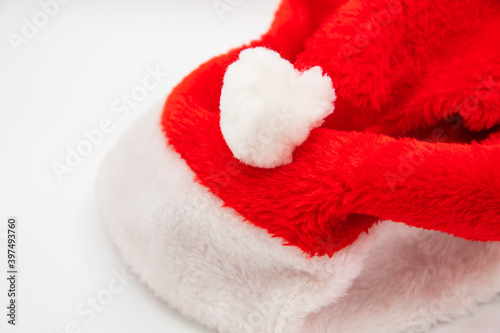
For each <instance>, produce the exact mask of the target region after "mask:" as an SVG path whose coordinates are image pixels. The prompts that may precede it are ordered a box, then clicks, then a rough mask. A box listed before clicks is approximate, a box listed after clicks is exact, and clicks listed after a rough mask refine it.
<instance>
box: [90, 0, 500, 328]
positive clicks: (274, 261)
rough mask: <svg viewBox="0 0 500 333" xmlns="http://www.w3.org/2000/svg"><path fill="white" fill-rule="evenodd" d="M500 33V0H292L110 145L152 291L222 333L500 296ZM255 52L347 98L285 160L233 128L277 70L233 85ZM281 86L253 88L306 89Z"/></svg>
mask: <svg viewBox="0 0 500 333" xmlns="http://www.w3.org/2000/svg"><path fill="white" fill-rule="evenodd" d="M498 40H500V3H499V2H498V1H493V0H458V1H457V0H442V1H439V2H438V1H430V0H429V1H416V0H401V1H400V0H387V1H383V0H375V1H368V0H366V1H365V0H328V1H327V0H318V1H306V0H284V1H283V2H282V4H281V6H280V8H279V10H278V12H277V15H276V19H275V21H274V22H273V24H272V27H271V29H270V30H269V32H268V33H267V34H265V35H264V36H263V37H262V38H261V39H260V40H258V41H256V42H253V43H251V44H250V45H247V46H243V47H241V48H239V49H235V50H232V51H230V52H229V53H227V54H226V55H223V56H220V57H216V58H214V59H212V60H210V61H209V62H207V63H205V64H204V65H202V66H201V67H200V68H199V69H197V70H196V71H194V72H193V73H191V74H190V75H189V76H187V77H186V78H185V79H184V80H183V82H181V83H180V84H179V85H178V86H177V87H176V88H175V89H174V90H173V92H172V93H171V94H170V96H169V98H168V100H167V102H166V104H165V106H164V109H163V113H162V115H161V117H160V114H159V112H158V111H160V108H161V107H158V110H152V111H151V113H149V114H148V116H147V117H145V118H144V119H142V120H141V121H140V122H139V123H138V124H137V125H136V127H135V128H134V129H133V130H132V131H130V132H129V133H128V134H127V135H126V136H125V137H124V138H123V139H122V141H121V142H120V143H119V144H118V146H117V147H116V148H115V149H114V150H113V151H112V152H111V153H110V155H109V156H108V157H107V159H106V160H105V162H104V164H103V166H102V168H101V171H100V173H99V177H98V182H97V189H98V201H99V206H100V210H101V214H102V217H103V220H104V222H105V223H106V225H107V227H108V229H109V231H110V234H111V235H112V238H113V240H114V241H115V243H116V244H117V246H118V248H119V249H120V251H121V252H122V254H123V256H124V258H125V260H126V261H127V262H128V263H129V264H130V265H131V266H132V267H133V269H134V271H136V272H137V273H138V274H139V275H140V276H141V278H142V279H143V280H144V281H145V282H146V283H147V284H148V285H149V286H150V287H151V288H152V289H153V290H154V291H155V292H156V294H157V295H159V296H160V297H162V298H164V299H165V300H167V301H168V302H169V303H171V304H172V305H173V306H175V307H176V308H178V309H180V311H182V313H184V314H185V315H186V316H189V317H191V318H195V319H196V320H198V321H199V322H201V323H203V324H205V325H207V326H209V327H213V328H217V329H218V330H219V331H220V332H269V333H271V332H272V333H275V332H278V333H279V332H287V333H288V332H291V333H299V332H300V333H303V332H314V333H316V332H341V333H403V332H404V333H408V332H426V331H428V330H429V328H430V327H431V326H432V325H434V324H436V323H437V322H439V321H447V320H451V319H452V318H455V317H456V316H459V315H464V314H466V313H468V312H469V311H470V310H471V309H472V308H473V307H474V305H475V304H476V303H478V302H483V301H488V300H489V299H491V298H493V297H495V296H496V295H497V293H498V292H500V242H491V241H494V240H500V174H499V172H498V166H499V165H500V132H499V125H500V89H499V86H500V84H499V82H500V66H499V64H500V44H499V43H497V42H498ZM254 47H265V48H267V49H270V50H274V51H276V52H277V53H279V54H280V55H281V57H283V58H284V59H286V60H287V61H289V62H290V63H292V64H293V67H294V68H295V70H297V71H300V72H301V73H308V71H309V70H311V69H312V73H315V72H316V73H315V74H314V75H316V76H317V77H319V76H321V75H323V74H326V75H327V76H328V77H330V78H332V83H333V87H334V88H335V91H336V94H337V100H336V102H335V112H334V113H332V114H331V115H329V116H328V117H327V118H326V119H325V121H324V123H323V124H322V125H321V127H318V128H314V129H312V130H311V131H310V134H309V136H308V138H307V139H306V140H305V141H304V142H303V143H302V144H301V145H299V146H298V147H296V149H295V150H294V151H293V154H292V157H293V162H292V163H289V164H287V165H281V166H278V167H276V168H272V169H265V168H260V167H255V166H251V165H247V164H245V163H242V162H241V161H239V160H238V159H236V158H235V157H234V155H233V152H232V151H231V149H234V147H231V149H230V147H229V146H228V144H227V143H226V141H225V140H224V136H223V134H222V132H223V131H224V132H225V133H224V135H225V136H226V139H229V140H228V142H229V145H231V146H232V145H233V144H232V143H231V142H232V139H234V137H235V136H236V134H235V133H230V134H229V136H228V135H227V133H226V132H227V131H229V132H231V129H229V128H226V127H230V126H231V124H234V123H235V122H234V121H233V120H234V119H233V118H232V117H233V116H234V117H236V118H238V117H239V116H241V117H242V118H241V119H238V120H237V121H236V123H240V121H241V122H243V123H244V122H245V121H247V122H248V120H249V117H247V116H248V115H249V113H251V112H255V110H258V108H254V106H253V105H250V106H249V105H245V103H246V102H245V101H248V100H253V99H252V98H248V96H246V95H245V94H244V93H242V94H241V95H239V97H241V99H238V98H236V97H238V94H236V95H233V93H232V92H231V89H235V90H236V91H238V90H239V89H240V91H241V90H245V91H247V92H248V90H247V89H249V88H250V90H251V91H253V92H254V89H259V88H263V87H264V86H261V84H264V82H266V81H265V80H260V79H258V78H257V79H256V78H255V77H254V76H249V77H242V78H241V80H243V81H237V80H238V78H234V79H236V81H234V80H233V78H232V74H235V76H239V74H238V71H236V72H235V73H231V72H229V73H228V75H229V77H230V78H229V79H228V78H226V80H225V82H224V75H225V74H226V70H227V68H228V67H229V66H230V65H231V64H233V63H234V62H235V61H237V60H238V58H239V57H240V54H241V51H242V50H245V49H247V48H254ZM254 51H255V50H254ZM266 52H267V51H266ZM251 53H252V51H247V52H245V53H243V54H241V55H242V61H243V60H244V57H245V54H246V55H249V54H251ZM266 55H269V54H267V53H266ZM271 55H272V57H271V58H272V59H275V60H277V55H274V54H271ZM247 60H248V61H249V62H250V63H251V62H252V61H253V60H255V59H247ZM281 64H284V63H281ZM261 66H264V67H265V66H266V64H261V63H259V64H258V66H257V67H256V68H259V69H260V68H261ZM315 66H320V67H321V68H322V70H323V72H324V73H323V72H322V73H320V72H319V70H317V69H314V68H315ZM285 67H288V68H289V69H290V70H292V67H291V65H288V64H286V66H285ZM231 68H236V69H238V67H231ZM273 69H274V68H273ZM273 69H270V70H271V71H272V70H273ZM259 71H260V70H257V71H256V72H259ZM246 73H248V71H246ZM271 73H273V74H276V73H274V72H271ZM289 73H296V72H295V71H292V72H289ZM302 75H305V74H302ZM270 77H273V78H274V76H273V75H271V76H270ZM253 79H255V80H256V81H252V80H253ZM323 79H324V77H323ZM245 80H249V81H245ZM273 80H274V79H273ZM276 80H279V75H277V78H276ZM285 81H286V80H285ZM320 81H321V80H320ZM223 82H224V84H225V85H227V84H229V85H227V86H225V87H224V89H226V88H227V89H230V90H229V92H228V96H226V97H227V98H229V99H230V101H229V102H228V109H227V110H225V111H228V112H229V114H226V112H225V111H223V112H224V113H223V114H222V115H221V113H220V112H219V101H220V98H221V92H222V91H223ZM254 84H255V85H254ZM287 84H288V81H287V82H284V83H281V85H282V86H279V87H275V86H274V85H273V89H277V90H278V92H279V94H276V95H272V94H268V93H267V92H265V93H259V94H256V95H255V96H257V97H256V99H257V100H259V101H260V102H262V104H263V105H269V104H267V103H268V102H269V103H270V105H272V106H274V107H279V106H282V105H289V104H287V103H288V102H289V101H288V98H299V99H300V96H303V95H302V94H301V93H295V91H291V90H293V89H292V88H290V87H289V86H287ZM266 87H267V86H266ZM280 89H283V90H286V92H282V91H280ZM288 89H291V90H290V91H289V90H288ZM302 91H303V89H302ZM282 94H286V96H283V95H282ZM290 95H293V97H288V96H290ZM319 95H320V96H322V98H320V99H319V100H325V99H324V98H323V97H324V96H323V95H322V94H319ZM332 96H333V93H332ZM332 96H330V97H332ZM226 97H224V96H223V100H222V102H223V103H222V104H223V106H222V108H223V109H224V108H225V107H224V104H225V102H224V100H225V98H226ZM232 97H235V100H231V98H232ZM280 98H282V99H280ZM238 100H241V102H243V104H242V105H239V103H240V102H239V101H238ZM280 101H282V102H283V104H282V105H281V104H280ZM314 101H317V99H315V98H312V99H311V100H310V101H309V104H308V105H309V106H310V107H311V109H315V108H316V107H315V106H314ZM226 102H227V100H226ZM306 102H307V101H301V103H306ZM292 104H294V103H292ZM247 107H248V109H245V108H247ZM242 108H243V109H242ZM242 110H244V111H245V112H243V111H242ZM301 110H302V106H301ZM238 111H240V112H242V114H238V113H237V112H238ZM301 112H302V111H301ZM221 116H222V119H221ZM226 116H230V118H227V119H226ZM160 118H161V125H160V124H158V120H159V119H160ZM236 118H235V119H236ZM262 119H264V120H265V119H266V117H265V116H264V117H263V118H262ZM262 119H261V120H262ZM317 119H319V118H317ZM226 120H228V121H229V122H228V123H227V124H226V125H227V126H226V125H225V124H224V123H225V121H226ZM221 121H222V127H223V130H221V127H220V125H221ZM318 121H319V120H318ZM261 123H262V122H261V121H260V120H259V121H256V122H255V123H253V125H252V126H254V125H255V126H254V127H251V130H250V131H249V132H247V133H245V135H249V136H250V137H252V135H255V133H256V131H258V126H260V125H259V124H261ZM313 123H314V122H313ZM224 128H226V129H224ZM162 130H163V131H164V133H161V131H162ZM242 133H243V132H242ZM237 134H240V133H237ZM287 140H289V139H287ZM240 141H241V138H239V137H236V140H235V142H233V143H238V142H240ZM293 145H295V143H294V144H293ZM290 146H291V145H290ZM244 158H246V157H244ZM252 158H253V156H252ZM264 159H265V158H264ZM287 161H289V159H288V160H287ZM254 162H255V163H254ZM264 162H265V163H262V161H260V160H259V161H257V160H255V159H254V160H253V162H250V163H254V164H257V165H264V166H270V165H274V164H273V163H276V162H273V163H270V164H266V163H269V161H267V160H266V161H264ZM259 163H260V164H259ZM124 166H126V167H124ZM385 220H392V221H398V222H403V223H397V222H392V221H385ZM379 221H383V222H379ZM377 222H378V223H377ZM417 227H418V228H417ZM425 229H432V230H425ZM271 235H272V236H274V237H271ZM454 236H459V237H461V238H459V237H454ZM462 238H465V239H462ZM466 239H469V240H480V241H485V242H472V241H468V240H466ZM284 244H287V245H293V246H283V245H284Z"/></svg>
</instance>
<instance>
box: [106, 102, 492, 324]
mask: <svg viewBox="0 0 500 333" xmlns="http://www.w3.org/2000/svg"><path fill="white" fill-rule="evenodd" d="M161 108H162V107H161V105H159V106H158V107H157V109H156V110H151V112H149V113H148V115H147V116H146V117H144V118H143V119H141V120H140V121H139V122H138V123H137V124H136V125H135V127H134V128H133V129H132V130H131V131H129V132H128V133H127V134H126V135H125V136H124V137H123V138H122V140H121V141H120V142H119V143H118V145H117V146H116V147H115V148H114V149H113V150H112V151H111V153H110V154H109V155H108V156H107V158H106V159H105V161H104V163H103V164H102V167H101V169H100V172H99V175H98V179H97V197H98V203H99V208H100V211H101V215H102V219H103V221H104V223H105V224H106V226H107V228H108V230H109V232H110V235H111V237H112V239H113V241H114V242H115V243H116V245H117V247H118V249H119V251H120V252H121V254H122V255H123V258H124V259H125V261H126V262H127V263H128V264H129V265H131V266H132V268H133V270H134V271H135V272H136V273H137V274H138V275H139V276H140V278H141V279H142V280H143V281H144V282H145V283H147V284H148V285H149V286H150V287H151V288H152V289H153V290H154V292H155V294H156V295H158V296H159V297H161V298H163V299H164V300H166V301H168V302H169V303H170V304H172V305H173V306H175V307H176V308H178V309H179V310H180V311H181V312H182V313H183V314H184V315H186V316H188V317H190V318H194V319H196V320H197V321H199V322H201V323H203V324H205V325H207V326H209V327H212V328H217V329H218V330H219V331H220V332H231V333H234V332H243V333H245V332H269V333H271V332H272V333H275V332H278V333H279V332H287V333H288V332H289V333H299V332H300V333H303V332H342V333H368V332H369V333H399V332H425V331H427V330H428V328H429V326H430V325H431V324H433V323H436V322H437V321H438V320H449V319H451V318H454V317H456V316H459V315H463V314H465V313H467V309H469V308H471V307H472V306H474V304H475V303H477V302H483V301H487V300H489V299H491V298H492V297H494V296H495V294H496V293H497V292H499V291H500V244H499V243H474V242H468V241H465V240H462V239H459V238H454V237H452V236H450V235H446V234H442V233H439V232H432V231H426V230H419V229H415V228H409V227H407V226H405V225H403V224H398V223H393V222H383V223H380V224H379V225H378V226H376V227H374V228H372V229H371V231H370V235H369V236H366V235H365V236H362V237H360V238H359V239H358V241H356V242H355V243H354V244H353V245H352V246H350V247H348V248H346V249H344V250H342V251H340V252H338V253H336V254H335V255H334V256H333V257H332V258H327V257H321V258H312V259H307V257H306V256H305V255H304V254H303V253H301V251H299V250H298V249H297V248H294V247H287V246H282V245H281V241H280V240H279V239H277V238H272V237H270V236H269V235H268V234H267V233H266V232H265V231H264V230H262V229H259V228H256V227H254V226H252V225H251V224H250V223H248V222H244V221H243V219H242V217H241V216H239V215H238V214H237V213H235V212H234V211H233V210H231V209H229V208H223V207H221V205H222V202H221V201H220V200H219V199H218V198H217V197H215V196H214V195H212V194H210V193H209V192H208V191H207V189H206V188H204V187H202V186H201V185H199V184H198V183H195V182H194V181H193V178H194V174H193V172H192V171H191V170H190V169H189V167H188V166H187V165H186V163H185V162H184V161H183V160H182V159H181V158H180V156H179V155H178V154H177V153H175V152H174V151H173V150H172V149H171V148H170V147H168V146H167V145H166V140H165V138H164V134H163V133H162V131H161V128H160V126H159V124H158V123H159V121H158V119H159V117H160V111H161Z"/></svg>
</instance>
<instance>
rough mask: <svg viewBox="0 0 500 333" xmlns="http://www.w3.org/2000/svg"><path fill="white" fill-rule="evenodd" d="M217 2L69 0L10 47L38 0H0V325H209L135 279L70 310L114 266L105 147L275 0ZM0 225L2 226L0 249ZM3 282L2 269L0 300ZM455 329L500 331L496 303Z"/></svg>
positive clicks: (84, 328) (238, 40)
mask: <svg viewBox="0 0 500 333" xmlns="http://www.w3.org/2000/svg"><path fill="white" fill-rule="evenodd" d="M47 1H48V0H42V2H47ZM61 2H62V0H61ZM214 2H215V1H213V0H188V1H186V0H183V1H180V0H178V1H174V0H170V1H160V0H108V1H83V0H72V1H69V2H68V3H67V4H64V5H60V8H59V10H58V11H57V12H56V13H54V15H53V17H50V18H49V20H48V21H47V22H42V23H44V24H45V25H44V26H43V27H42V28H39V29H38V31H35V32H33V31H31V33H32V35H33V36H30V38H27V39H26V40H24V41H23V43H22V44H20V45H18V48H17V51H16V50H15V47H13V45H12V43H11V42H10V40H9V38H12V36H13V35H12V34H17V35H21V34H22V30H23V26H24V25H25V24H26V23H25V22H26V21H25V20H28V21H31V22H32V21H33V17H34V16H37V15H39V12H40V11H41V7H40V4H39V2H38V1H35V0H23V1H19V0H17V1H16V0H0V36H1V38H0V96H1V98H0V152H1V156H2V158H1V160H0V184H1V191H0V219H2V220H5V219H6V218H7V216H11V215H14V216H16V217H17V218H18V219H19V230H18V249H17V250H18V257H19V258H18V264H19V281H18V292H19V299H18V302H19V303H18V306H19V307H18V325H17V326H16V327H15V328H12V327H11V326H10V325H9V326H7V324H6V323H5V321H6V320H5V314H4V312H5V311H4V310H2V312H1V316H0V318H2V319H1V323H0V331H1V332H23V333H24V332H26V333H27V332H42V333H44V332H47V333H48V332H53V333H56V332H57V333H59V332H64V330H65V327H66V326H67V325H68V324H69V323H71V322H75V323H76V325H78V328H79V329H80V330H81V332H86V333H87V332H88V333H90V332H123V333H125V332H149V333H155V332H162V333H163V332H175V333H182V332H200V333H201V332H210V331H209V330H207V329H205V328H203V327H200V326H199V325H197V324H196V323H193V322H191V321H188V320H186V319H184V318H183V317H181V316H180V315H179V314H178V313H177V312H176V311H174V310H172V309H171V308H170V307H169V306H168V305H166V304H165V303H164V302H162V301H160V300H158V299H156V298H155V297H153V295H152V293H151V292H150V291H149V290H148V289H147V288H146V287H144V286H143V285H142V284H140V283H139V282H137V281H135V280H134V281H131V282H129V283H128V285H127V286H126V287H125V288H123V290H122V291H121V292H119V293H117V294H116V295H114V296H113V298H112V300H110V302H109V304H108V305H106V306H105V307H103V308H102V309H100V311H98V312H97V311H96V313H95V316H94V317H92V318H90V317H86V318H87V319H88V320H87V321H85V320H83V318H82V317H81V316H79V315H77V314H76V311H77V310H78V308H79V307H81V306H82V304H86V302H88V299H89V298H92V297H96V295H97V294H98V293H99V292H101V291H102V290H103V289H104V288H106V287H107V284H108V282H109V281H110V280H111V279H113V274H114V273H115V274H116V272H121V270H122V268H123V263H122V261H121V260H120V258H119V257H118V255H117V253H116V251H115V249H114V248H113V246H112V245H111V242H110V240H109V238H108V237H107V235H106V232H105V230H104V228H103V226H102V225H101V223H100V221H99V219H98V214H97V211H96V206H95V202H94V197H93V180H94V177H95V174H96V170H97V166H98V164H99V162H100V160H101V159H102V157H103V156H104V154H105V152H106V151H107V150H109V149H110V147H111V146H112V145H113V143H114V142H115V141H116V140H117V139H118V138H119V137H120V134H121V133H123V131H124V130H125V129H126V128H127V127H129V126H130V125H131V124H132V123H133V121H134V119H136V118H137V117H138V116H139V115H140V114H141V112H142V111H143V110H145V109H147V106H148V105H150V104H152V103H154V102H155V101H158V100H159V99H161V98H163V97H165V96H166V94H167V93H168V91H169V90H170V89H171V88H172V87H173V86H174V85H175V84H176V83H178V82H179V80H181V79H182V78H183V77H184V76H185V75H186V74H188V73H189V72H190V71H191V70H193V69H194V68H195V67H196V66H197V65H199V64H201V63H202V62H204V61H206V60H208V59H210V58H211V57H213V56H215V55H217V54H220V53H224V52H226V51H227V50H228V49H230V48H231V47H236V46H239V45H241V44H242V43H244V42H248V41H250V40H252V39H254V38H256V37H258V36H259V35H260V34H262V33H264V32H265V31H266V30H267V28H268V25H269V23H270V22H271V19H272V15H273V12H274V9H275V8H276V6H277V0H272V1H269V0H252V1H248V0H247V1H245V0H242V1H241V2H240V4H239V5H237V6H235V7H234V8H233V10H232V11H228V12H225V13H224V15H222V16H220V15H218V13H217V11H216V10H215V8H214ZM230 3H237V2H230ZM38 19H41V18H40V17H39V18H38ZM25 29H26V28H25ZM9 36H10V37H9ZM157 66H158V67H159V68H160V70H162V71H166V72H168V73H169V74H168V76H167V77H166V78H165V79H164V80H163V81H162V82H161V83H160V85H159V86H158V87H157V88H155V89H154V90H152V91H150V92H149V93H148V95H147V97H146V99H145V100H144V101H143V102H141V103H140V105H138V106H137V107H136V108H134V109H131V112H130V114H128V115H127V116H125V117H123V118H119V117H117V114H116V113H113V112H112V105H113V103H114V102H115V101H116V100H118V99H119V98H120V96H121V94H123V93H129V92H130V90H131V89H132V88H133V87H134V86H136V85H137V84H139V83H140V82H141V80H142V78H143V77H144V76H145V75H146V73H147V68H155V67H157ZM104 118H110V119H111V120H112V122H113V125H114V127H113V130H112V132H111V133H109V134H106V135H105V136H104V139H103V141H102V143H101V144H100V145H98V146H96V147H94V149H93V151H92V152H91V153H90V154H89V155H88V156H86V157H85V158H84V159H83V160H82V162H81V164H80V165H79V166H77V167H75V168H74V170H73V172H72V173H71V174H65V175H64V176H63V178H62V182H60V181H59V180H58V178H57V177H56V175H55V173H54V171H53V170H52V166H51V165H52V163H53V162H54V161H62V160H63V159H64V157H65V155H66V147H67V146H69V147H73V148H74V147H75V146H76V145H77V144H78V143H79V142H80V141H81V140H82V139H83V138H84V137H83V134H82V131H84V130H90V129H93V128H96V127H97V126H98V125H99V123H100V121H101V120H102V119H104ZM5 232H6V224H5V223H0V243H1V244H0V250H1V253H4V251H5V250H4V249H5V239H4V238H2V235H4V234H5ZM1 258H2V263H1V265H0V266H1V267H2V271H5V267H4V266H5V259H4V255H2V256H1ZM2 276H3V273H2ZM5 290H6V282H5V279H4V278H2V279H0V295H1V296H0V304H5V303H6V301H7V299H6V295H5V292H4V291H5ZM2 308H4V307H3V305H2ZM69 325H70V326H71V324H69ZM457 332H458V333H460V332H476V333H499V332H500V301H497V302H494V303H491V304H489V305H486V306H482V307H480V309H479V310H478V312H477V314H476V315H475V316H472V317H468V318H464V319H461V320H459V321H456V322H454V323H453V324H450V325H444V326H443V327H441V328H438V329H435V330H434V333H457Z"/></svg>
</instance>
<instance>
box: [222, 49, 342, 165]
mask: <svg viewBox="0 0 500 333" xmlns="http://www.w3.org/2000/svg"><path fill="white" fill-rule="evenodd" d="M334 101H335V90H334V89H333V86H332V80H331V79H330V78H329V77H328V76H327V75H323V73H322V69H321V68H320V67H318V66H317V67H313V68H311V69H309V70H307V71H305V72H303V73H301V72H299V71H297V70H296V69H295V68H294V67H293V65H292V64H291V63H290V62H288V61H287V60H285V59H283V58H281V56H280V55H279V54H278V53H277V52H275V51H272V50H269V49H266V48H262V47H258V48H253V49H247V50H244V51H242V52H241V53H240V56H239V59H238V60H237V61H236V62H234V63H233V64H231V65H230V66H229V67H228V68H227V71H226V74H225V76H224V85H223V87H222V94H221V99H220V111H221V120H220V126H221V130H222V134H223V136H224V139H225V140H226V143H227V144H228V146H229V148H230V149H231V151H232V152H233V154H234V156H235V157H236V158H238V159H239V160H241V161H242V162H243V163H246V164H248V165H252V166H255V167H261V168H274V167H277V166H280V165H285V164H288V163H291V162H292V153H293V151H294V149H295V147H297V146H298V145H300V144H302V143H303V142H304V141H305V140H306V139H307V137H308V136H309V133H310V131H311V130H312V129H313V128H315V127H318V126H320V125H321V124H322V123H323V121H324V119H325V117H326V116H328V115H329V114H330V113H332V112H333V109H334V106H333V103H334Z"/></svg>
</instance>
